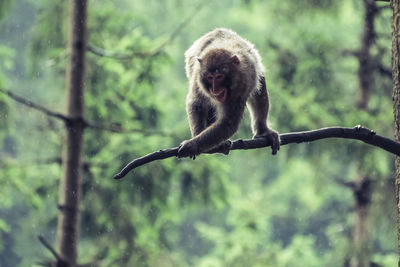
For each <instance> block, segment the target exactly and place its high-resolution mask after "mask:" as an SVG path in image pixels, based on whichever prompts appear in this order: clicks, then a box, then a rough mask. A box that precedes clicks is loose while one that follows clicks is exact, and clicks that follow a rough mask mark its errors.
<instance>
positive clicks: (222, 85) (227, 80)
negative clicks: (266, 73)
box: [198, 49, 239, 103]
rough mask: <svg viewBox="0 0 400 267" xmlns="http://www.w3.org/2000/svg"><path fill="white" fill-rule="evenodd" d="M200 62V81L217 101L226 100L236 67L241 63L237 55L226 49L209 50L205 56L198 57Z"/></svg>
mask: <svg viewBox="0 0 400 267" xmlns="http://www.w3.org/2000/svg"><path fill="white" fill-rule="evenodd" d="M198 61H199V62H200V66H201V71H200V81H201V83H202V84H203V87H204V88H205V89H206V91H207V93H209V94H210V95H211V97H213V98H215V99H216V100H217V101H219V102H221V103H223V102H225V101H226V99H227V97H228V95H229V90H230V85H231V81H232V75H233V74H234V72H235V69H236V68H235V67H236V65H237V64H239V59H238V57H237V56H236V55H232V54H230V53H229V52H228V51H226V50H222V49H219V50H212V51H210V52H208V53H207V54H206V55H205V56H204V58H202V59H201V58H198Z"/></svg>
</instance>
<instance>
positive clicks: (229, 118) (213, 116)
mask: <svg viewBox="0 0 400 267" xmlns="http://www.w3.org/2000/svg"><path fill="white" fill-rule="evenodd" d="M185 58H186V60H185V62H186V67H185V70H186V76H187V78H188V80H189V93H188V95H187V98H186V112H187V115H188V120H189V126H190V131H191V133H192V138H191V139H190V140H186V141H183V142H182V143H181V145H180V147H179V151H178V157H191V158H193V159H194V158H195V157H196V156H197V155H198V154H200V153H202V152H207V151H210V150H213V151H214V150H216V151H217V152H221V153H225V154H227V153H229V149H230V146H231V142H230V140H229V138H230V137H231V136H232V135H233V134H234V133H235V132H236V131H237V129H238V127H239V123H240V121H241V119H242V116H243V112H244V108H245V106H246V105H247V107H248V109H249V111H250V116H251V127H252V131H253V134H254V136H253V138H267V139H268V140H269V141H270V142H271V148H272V154H276V153H277V151H278V150H279V145H280V139H279V134H278V132H276V131H274V130H272V129H271V128H269V127H268V125H267V117H268V109H269V99H268V92H267V87H266V82H265V74H264V66H263V65H262V63H261V57H260V55H259V54H258V52H257V50H256V49H255V48H254V46H253V44H251V43H250V42H248V41H247V40H244V39H243V38H241V37H240V36H239V35H238V34H237V33H235V32H233V31H231V30H228V29H215V30H213V31H211V32H209V33H207V34H205V35H204V36H202V37H200V39H198V40H197V41H195V42H194V43H193V45H192V46H191V47H190V48H189V49H188V50H187V51H186V52H185Z"/></svg>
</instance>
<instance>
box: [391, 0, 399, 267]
mask: <svg viewBox="0 0 400 267" xmlns="http://www.w3.org/2000/svg"><path fill="white" fill-rule="evenodd" d="M391 9H392V77H393V101H394V125H395V138H396V141H398V142H399V141H400V38H399V34H400V0H392V1H391ZM395 165H396V183H395V190H396V202H397V240H398V254H399V257H400V202H399V197H400V157H398V156H396V161H395ZM398 266H399V267H400V258H399V261H398Z"/></svg>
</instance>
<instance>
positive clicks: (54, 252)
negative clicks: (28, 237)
mask: <svg viewBox="0 0 400 267" xmlns="http://www.w3.org/2000/svg"><path fill="white" fill-rule="evenodd" d="M38 239H39V241H40V243H42V244H43V246H45V248H47V249H48V250H49V251H50V252H51V254H53V256H54V258H56V260H57V261H63V259H62V258H61V257H60V255H59V254H58V253H57V251H56V250H55V249H54V248H53V247H52V246H51V245H50V244H49V242H47V240H46V239H45V238H44V237H43V236H41V235H39V236H38Z"/></svg>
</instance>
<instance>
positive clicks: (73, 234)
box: [57, 0, 87, 266]
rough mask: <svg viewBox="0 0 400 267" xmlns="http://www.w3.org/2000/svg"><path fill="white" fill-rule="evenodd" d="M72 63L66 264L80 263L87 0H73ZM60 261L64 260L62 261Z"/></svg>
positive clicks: (62, 232) (63, 221)
mask: <svg viewBox="0 0 400 267" xmlns="http://www.w3.org/2000/svg"><path fill="white" fill-rule="evenodd" d="M70 5H71V7H70V8H71V9H70V33H69V44H68V49H69V55H70V57H69V65H68V69H67V72H66V86H67V90H68V106H67V109H68V110H67V116H68V117H69V118H70V119H69V120H68V122H67V123H66V140H65V143H64V151H63V161H62V162H63V177H62V179H61V181H60V187H59V215H58V227H57V246H58V250H59V253H60V256H61V258H62V259H63V260H64V261H66V262H67V266H76V265H77V254H78V253H77V242H78V234H79V224H78V222H79V203H80V194H81V172H82V170H81V155H82V138H83V131H84V123H83V108H84V97H83V95H84V73H85V48H86V8H87V2H86V0H70ZM59 265H61V264H59Z"/></svg>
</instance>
